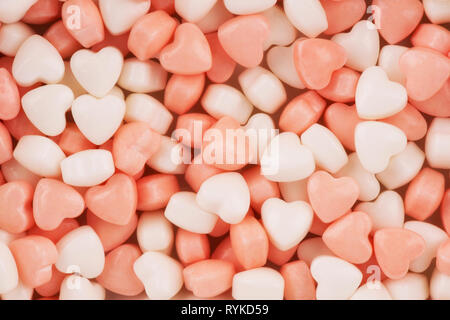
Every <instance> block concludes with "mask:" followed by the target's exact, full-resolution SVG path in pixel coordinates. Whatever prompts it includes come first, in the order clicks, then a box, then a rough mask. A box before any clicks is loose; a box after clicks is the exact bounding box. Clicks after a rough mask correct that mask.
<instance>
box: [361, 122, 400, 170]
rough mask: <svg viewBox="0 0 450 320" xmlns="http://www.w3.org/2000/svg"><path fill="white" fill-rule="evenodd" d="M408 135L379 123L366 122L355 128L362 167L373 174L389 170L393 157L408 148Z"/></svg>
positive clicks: (391, 126) (388, 125)
mask: <svg viewBox="0 0 450 320" xmlns="http://www.w3.org/2000/svg"><path fill="white" fill-rule="evenodd" d="M406 144H407V140H406V135H405V134H404V133H403V131H402V130H400V129H399V128H397V127H395V126H393V125H390V124H387V123H384V122H377V121H364V122H361V123H359V124H358V125H357V126H356V128H355V148H356V153H357V154H358V158H359V161H361V164H362V166H363V167H364V168H365V169H366V170H367V171H369V172H371V173H379V172H381V171H383V170H384V169H386V168H387V166H388V165H389V160H390V159H391V157H392V156H394V155H396V154H399V153H400V152H402V151H403V150H404V149H405V148H406Z"/></svg>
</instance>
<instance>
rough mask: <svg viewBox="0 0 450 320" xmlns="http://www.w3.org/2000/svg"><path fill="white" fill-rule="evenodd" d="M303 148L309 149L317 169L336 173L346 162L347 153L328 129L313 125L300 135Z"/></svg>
mask: <svg viewBox="0 0 450 320" xmlns="http://www.w3.org/2000/svg"><path fill="white" fill-rule="evenodd" d="M301 141H302V144H303V145H304V146H306V147H307V148H309V149H310V150H311V151H312V153H313V155H314V159H315V161H316V164H317V166H318V167H321V168H323V169H325V170H327V171H328V172H331V173H336V172H338V171H339V170H340V169H342V167H344V166H345V165H346V164H347V162H348V157H347V153H346V152H345V149H344V147H343V146H342V144H341V142H340V141H339V140H338V138H337V137H336V136H335V135H334V133H333V132H331V131H330V130H329V129H328V128H326V127H324V126H323V125H320V124H317V123H315V124H313V125H312V126H310V127H309V128H308V129H307V130H306V131H305V132H303V133H302V135H301Z"/></svg>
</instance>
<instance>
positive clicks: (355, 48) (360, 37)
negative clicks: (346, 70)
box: [331, 21, 380, 72]
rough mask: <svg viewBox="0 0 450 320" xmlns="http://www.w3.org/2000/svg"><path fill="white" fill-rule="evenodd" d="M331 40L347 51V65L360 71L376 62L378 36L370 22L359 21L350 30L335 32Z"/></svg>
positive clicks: (378, 44) (378, 43)
mask: <svg viewBox="0 0 450 320" xmlns="http://www.w3.org/2000/svg"><path fill="white" fill-rule="evenodd" d="M331 40H332V41H334V42H336V43H337V44H339V45H341V46H342V47H343V48H344V49H345V51H346V52H347V62H346V65H347V66H348V67H350V68H352V69H355V70H357V71H361V72H362V71H364V70H366V69H367V68H369V67H372V66H374V65H376V64H377V60H378V53H379V51H380V37H379V35H378V31H377V28H376V26H375V25H374V24H373V23H372V22H370V21H359V22H358V23H356V24H355V25H354V26H353V28H352V30H351V31H350V32H348V33H339V34H336V35H334V36H333V38H331Z"/></svg>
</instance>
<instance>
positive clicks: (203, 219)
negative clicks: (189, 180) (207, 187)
mask: <svg viewBox="0 0 450 320" xmlns="http://www.w3.org/2000/svg"><path fill="white" fill-rule="evenodd" d="M211 212H213V211H211ZM164 215H165V217H166V218H167V220H169V221H170V222H171V223H173V224H174V225H176V226H177V227H179V228H182V229H184V230H187V231H190V232H194V233H200V234H207V233H210V232H211V231H212V230H213V229H214V227H215V226H216V223H217V219H218V217H217V215H215V214H214V213H210V212H208V211H205V210H203V209H202V208H201V207H200V206H199V205H198V204H197V202H196V194H195V193H193V192H187V191H183V192H178V193H175V194H174V195H172V197H170V200H169V203H168V204H167V207H166V209H165V211H164Z"/></svg>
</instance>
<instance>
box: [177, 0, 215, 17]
mask: <svg viewBox="0 0 450 320" xmlns="http://www.w3.org/2000/svg"><path fill="white" fill-rule="evenodd" d="M174 2H175V11H176V12H177V13H178V14H179V15H180V17H182V18H183V19H184V20H186V21H188V22H198V21H200V20H201V19H203V18H204V17H205V16H206V15H207V14H208V12H209V11H211V9H212V8H213V7H214V5H215V4H216V2H217V0H174Z"/></svg>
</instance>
